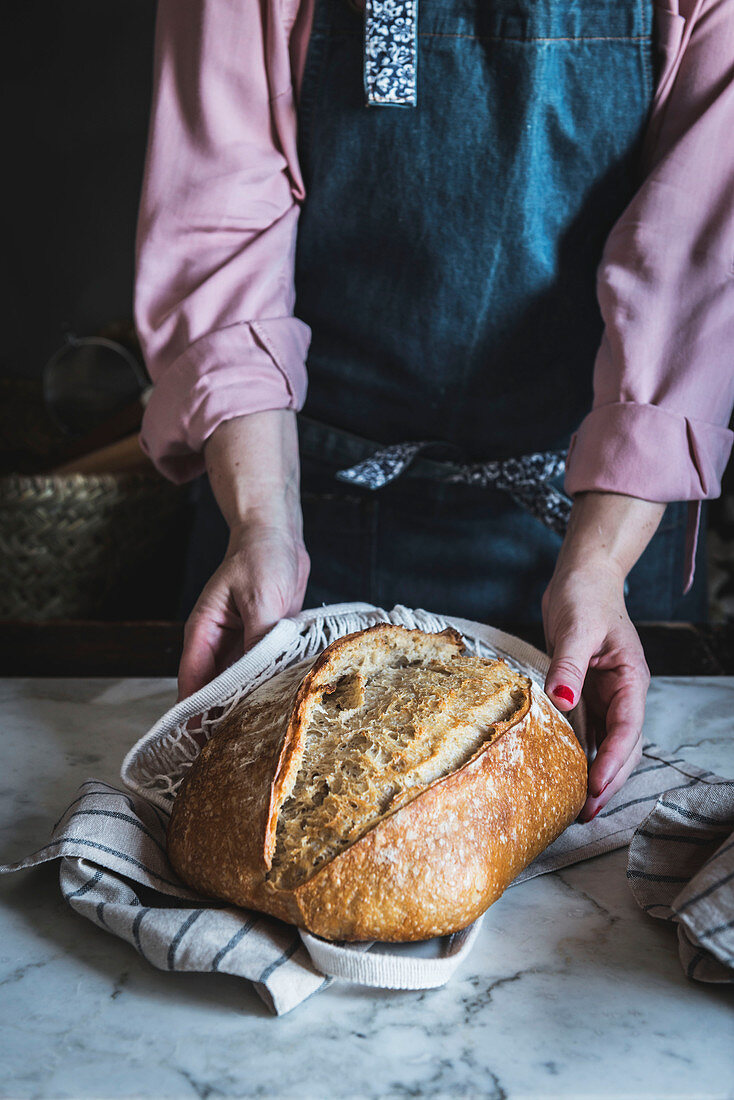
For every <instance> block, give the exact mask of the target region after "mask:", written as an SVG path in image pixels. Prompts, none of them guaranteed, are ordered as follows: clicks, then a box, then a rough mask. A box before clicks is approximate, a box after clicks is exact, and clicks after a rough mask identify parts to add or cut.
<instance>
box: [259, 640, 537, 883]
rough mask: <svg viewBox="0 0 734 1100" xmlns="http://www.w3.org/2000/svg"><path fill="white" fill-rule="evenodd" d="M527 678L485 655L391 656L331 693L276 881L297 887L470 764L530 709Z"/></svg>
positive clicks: (306, 734)
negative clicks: (392, 815)
mask: <svg viewBox="0 0 734 1100" xmlns="http://www.w3.org/2000/svg"><path fill="white" fill-rule="evenodd" d="M529 702H530V697H529V691H528V684H527V680H525V678H523V677H518V676H517V674H515V673H513V672H512V671H511V670H510V669H509V668H508V667H507V665H505V664H504V663H502V662H501V661H493V662H488V661H486V660H483V659H482V658H480V657H473V656H461V655H457V654H456V653H451V654H450V655H448V656H442V657H430V658H428V659H427V660H426V659H425V658H422V657H421V656H415V655H413V654H412V653H411V649H410V648H408V649H407V651H406V650H405V649H400V650H396V651H394V652H393V653H392V654H386V655H385V662H384V663H383V664H382V665H379V666H377V667H372V668H371V669H370V670H369V671H366V670H364V669H362V670H360V668H359V667H358V665H357V664H356V663H355V665H354V666H347V667H346V668H342V669H341V670H340V674H339V675H338V676H337V678H336V679H335V680H334V681H332V683H331V684H329V685H328V686H327V688H326V689H325V691H324V693H323V695H322V698H321V700H320V701H319V703H318V704H317V705H315V706H314V707H313V708H312V709H311V712H310V716H309V719H308V721H307V722H306V723H305V724H304V729H303V749H302V752H301V759H300V766H299V770H298V773H297V775H296V779H295V783H294V784H293V786H292V789H291V792H290V795H289V797H288V798H287V799H286V800H285V802H284V803H283V805H282V806H281V808H280V812H279V815H278V819H277V827H276V846H275V852H274V855H273V860H272V867H271V873H270V875H269V876H268V878H269V880H270V881H271V882H272V883H273V884H274V885H277V886H281V887H285V888H294V887H296V886H298V885H300V884H301V883H302V882H305V881H307V879H308V878H309V877H310V876H311V875H312V874H314V873H315V872H316V871H317V870H318V868H319V867H320V866H321V865H322V864H324V863H325V862H327V861H328V860H330V859H332V858H333V857H334V856H336V855H338V853H339V852H342V851H344V849H345V848H347V847H349V845H351V844H354V843H355V841H357V840H359V838H360V837H362V836H364V834H365V833H366V832H368V831H369V830H370V829H371V828H373V826H375V825H376V824H377V823H378V822H379V821H380V820H382V818H384V817H385V816H386V815H387V814H390V813H393V812H394V811H395V810H397V809H399V808H400V807H401V806H405V805H407V803H408V802H410V801H412V800H413V799H414V798H416V797H417V796H418V795H419V794H420V793H421V792H422V791H424V790H425V789H426V788H427V787H428V786H429V785H430V784H431V783H433V782H435V781H436V780H437V779H441V778H442V777H443V776H446V775H449V774H450V773H451V772H454V771H456V770H457V768H460V767H461V766H462V765H463V764H465V763H466V762H467V761H468V760H470V759H471V757H472V756H473V755H474V753H475V752H476V751H477V750H478V749H480V748H484V747H486V745H488V744H489V743H490V742H491V741H492V740H494V739H495V738H496V737H498V736H499V735H500V733H501V732H502V731H503V729H505V728H506V727H507V724H508V722H511V721H514V720H516V719H517V718H518V717H519V716H520V714H521V713H524V712H525V711H526V710H527V709H528V707H529Z"/></svg>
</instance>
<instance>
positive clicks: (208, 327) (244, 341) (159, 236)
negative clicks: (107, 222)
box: [135, 0, 311, 482]
mask: <svg viewBox="0 0 734 1100" xmlns="http://www.w3.org/2000/svg"><path fill="white" fill-rule="evenodd" d="M298 3H299V0H216V2H212V0H159V3H158V11H157V16H156V32H155V54H154V71H153V101H152V107H151V115H150V128H149V134H148V147H147V153H146V160H145V169H144V177H143V185H142V192H141V199H140V207H139V212H138V227H137V238H136V273H135V325H136V328H137V332H138V335H139V338H140V341H141V345H142V348H143V353H144V356H145V360H146V364H147V367H148V370H149V373H150V375H151V377H152V379H153V382H154V387H153V392H152V396H151V398H150V401H149V403H148V406H147V408H146V411H145V416H144V419H143V426H142V432H141V444H142V446H143V448H144V450H145V451H146V452H147V453H148V454H149V455H150V457H151V458H152V460H153V461H154V463H155V464H156V466H157V467H158V469H159V470H161V472H162V473H163V474H165V475H166V477H168V478H170V479H171V480H173V481H176V482H182V481H186V480H188V479H190V478H192V477H194V476H195V475H196V474H198V473H200V472H201V471H202V470H203V459H202V455H201V451H202V448H203V445H204V443H205V441H206V439H207V438H208V437H209V436H210V435H211V433H212V432H213V431H214V429H215V428H216V427H217V426H218V425H219V424H220V423H222V421H224V420H229V419H231V418H233V417H235V416H239V415H242V414H244V413H249V412H255V411H260V410H264V409H274V408H295V409H298V408H300V407H301V406H302V404H303V401H304V399H305V395H306V372H305V365H304V364H305V358H306V352H307V350H308V345H309V341H310V335H311V334H310V330H309V328H308V326H307V325H305V324H304V323H303V322H302V321H300V320H298V319H297V318H295V317H294V316H293V304H294V289H293V263H294V249H295V237H296V226H297V221H298V214H299V203H300V201H301V200H302V198H303V183H302V180H301V176H300V172H299V168H298V163H297V157H296V146H295V142H296V115H295V104H294V93H293V80H292V74H291V59H290V56H289V36H290V29H291V25H292V23H293V21H294V18H295V15H296V13H297V10H298ZM299 22H300V20H299Z"/></svg>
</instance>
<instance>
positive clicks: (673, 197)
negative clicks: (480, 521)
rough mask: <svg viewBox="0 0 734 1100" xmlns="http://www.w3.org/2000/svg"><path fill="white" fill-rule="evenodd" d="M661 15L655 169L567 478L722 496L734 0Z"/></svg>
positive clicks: (625, 235)
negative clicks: (662, 60) (663, 48)
mask: <svg viewBox="0 0 734 1100" xmlns="http://www.w3.org/2000/svg"><path fill="white" fill-rule="evenodd" d="M681 10H682V11H683V10H684V9H683V5H682V8H681ZM658 19H659V21H660V25H661V28H662V31H663V33H664V34H665V35H667V47H666V55H665V65H664V67H663V72H662V76H661V79H660V82H659V86H658V92H657V96H656V102H655V104H654V105H653V111H652V115H651V120H650V126H649V131H648V135H647V140H646V150H645V165H646V167H645V178H644V182H643V184H642V186H641V187H640V188H639V190H638V192H637V193H636V195H635V196H634V198H633V200H632V201H631V202H630V204H629V205H628V207H627V208H626V209H625V210H624V212H623V213H622V216H621V217H620V218H619V220H618V221H617V223H616V224H615V226H614V228H613V230H612V232H611V234H610V236H609V238H608V239H607V242H606V245H605V248H604V251H603V255H602V259H601V263H600V265H599V268H598V272H597V291H598V298H599V304H600V307H601V312H602V316H603V319H604V326H605V327H604V334H603V338H602V342H601V346H600V348H599V351H598V355H597V359H596V363H595V368H594V401H593V407H592V410H591V412H590V413H589V415H588V416H587V417H586V418H585V419H584V420H583V421H582V423H581V425H580V426H579V429H578V431H577V432H576V433H575V435H574V436H573V438H572V440H571V446H570V449H569V454H568V461H567V468H566V488H567V490H568V491H569V492H570V493H572V494H573V493H577V492H582V491H585V490H595V489H596V490H603V491H608V492H619V493H624V494H627V495H630V496H635V497H640V498H643V499H646V500H652V501H673V500H689V501H693V502H696V501H701V500H704V499H706V498H710V497H715V496H718V494H719V493H720V490H721V477H722V474H723V472H724V469H725V467H726V463H727V460H728V457H729V453H730V451H731V446H732V441H733V440H734V435H733V433H732V432H731V431H729V430H728V427H727V425H728V423H729V419H730V416H731V412H732V406H733V405H734V0H692V2H691V3H690V4H689V10H688V18H687V19H684V18H683V16H682V14H679V13H676V12H674V11H673V10H670V11H659V12H658ZM698 510H699V509H698V507H697V506H695V505H694V507H693V508H692V509H691V516H692V524H693V526H694V527H695V524H697V521H698ZM690 534H691V532H690V530H689V535H690ZM692 553H693V539H691V538H689V563H688V564H689V568H688V574H689V575H688V583H689V584H690V580H691V577H692V564H693V563H692Z"/></svg>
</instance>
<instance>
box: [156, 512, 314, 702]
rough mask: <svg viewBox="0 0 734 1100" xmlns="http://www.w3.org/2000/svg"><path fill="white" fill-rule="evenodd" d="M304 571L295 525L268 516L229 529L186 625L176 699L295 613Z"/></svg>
mask: <svg viewBox="0 0 734 1100" xmlns="http://www.w3.org/2000/svg"><path fill="white" fill-rule="evenodd" d="M308 571H309V558H308V554H307V553H306V548H305V546H304V545H303V539H302V537H301V533H300V529H295V530H294V529H293V526H292V525H290V526H288V525H287V524H285V523H283V522H277V521H275V520H274V517H272V516H270V517H262V518H258V517H254V516H253V517H251V518H250V520H249V521H248V522H247V523H244V524H242V525H240V526H237V527H234V528H233V529H232V531H231V532H230V539H229V546H228V547H227V553H226V555H225V558H224V561H223V562H222V564H221V565H220V566H219V568H218V569H217V571H216V573H215V574H214V576H213V577H212V578H211V580H210V581H209V582H208V584H207V585H206V587H205V588H204V591H203V592H202V593H201V596H200V597H199V599H198V600H197V603H196V606H195V607H194V609H193V611H192V612H191V615H190V616H189V619H188V622H187V623H186V627H185V630H184V648H183V654H182V656H181V664H180V666H179V672H178V696H179V699H185V698H187V697H188V696H189V695H193V693H194V692H195V691H197V690H198V689H199V688H200V687H203V686H204V684H207V683H209V681H210V680H212V679H213V678H214V677H215V676H217V675H218V674H219V673H220V672H222V671H223V670H224V669H225V668H228V667H229V666H230V665H231V664H233V663H234V662H235V661H236V660H237V659H238V658H239V657H241V656H242V654H243V653H244V652H245V650H247V649H249V648H250V646H252V645H254V644H255V642H257V641H259V639H260V638H262V637H263V635H264V634H266V633H267V632H268V630H270V628H271V627H272V626H274V625H275V623H277V622H278V620H279V619H282V618H283V617H284V616H286V615H295V614H297V613H298V612H299V611H300V610H301V607H302V605H303V596H304V593H305V591H306V582H307V580H308Z"/></svg>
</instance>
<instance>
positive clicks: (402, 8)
mask: <svg viewBox="0 0 734 1100" xmlns="http://www.w3.org/2000/svg"><path fill="white" fill-rule="evenodd" d="M364 14H365V22H364V90H365V96H366V103H367V106H368V107H375V106H379V107H415V106H416V104H417V102H418V92H417V80H416V72H417V64H418V0H365V9H364Z"/></svg>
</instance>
